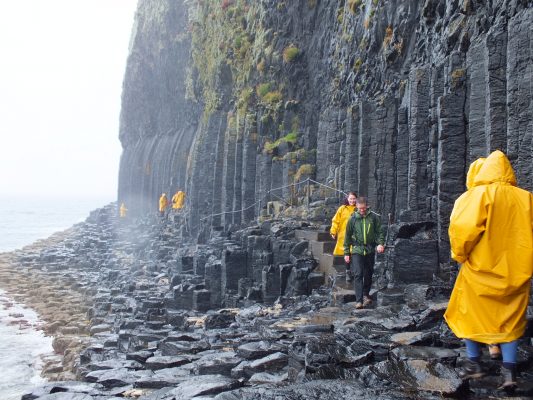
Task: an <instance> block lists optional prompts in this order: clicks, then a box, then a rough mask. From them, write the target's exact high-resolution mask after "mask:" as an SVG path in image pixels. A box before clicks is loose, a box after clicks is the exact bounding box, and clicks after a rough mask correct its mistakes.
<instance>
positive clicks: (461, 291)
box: [444, 151, 533, 344]
mask: <svg viewBox="0 0 533 400" xmlns="http://www.w3.org/2000/svg"><path fill="white" fill-rule="evenodd" d="M471 169H472V168H471ZM472 173H473V174H475V171H473V172H472ZM449 235H450V245H451V250H452V257H453V259H455V260H456V261H458V262H460V263H462V264H463V265H462V267H461V269H460V271H459V275H458V276H457V281H456V283H455V287H454V288H453V292H452V295H451V298H450V302H449V304H448V309H447V310H446V313H445V314H444V318H445V319H446V322H447V323H448V325H449V326H450V328H451V330H452V331H453V332H454V333H455V334H456V335H457V336H458V337H460V338H466V339H471V340H475V341H477V342H481V343H487V344H490V343H506V342H510V341H513V340H515V339H518V338H519V337H520V336H522V335H523V333H524V330H525V328H526V308H527V305H528V301H529V292H530V287H531V282H530V280H531V276H532V275H533V195H532V194H531V193H529V192H528V191H525V190H522V189H520V188H518V187H516V178H515V175H514V172H513V169H512V167H511V164H510V162H509V160H508V159H507V157H506V156H505V154H503V153H502V152H501V151H495V152H493V153H491V154H490V156H489V157H487V159H486V160H485V161H484V162H483V165H482V166H481V167H480V168H479V171H478V173H477V174H476V175H475V177H474V178H473V186H472V188H471V189H470V190H468V191H467V192H466V193H463V194H462V195H461V196H460V197H459V198H458V199H457V200H456V202H455V205H454V208H453V211H452V214H451V216H450V228H449Z"/></svg>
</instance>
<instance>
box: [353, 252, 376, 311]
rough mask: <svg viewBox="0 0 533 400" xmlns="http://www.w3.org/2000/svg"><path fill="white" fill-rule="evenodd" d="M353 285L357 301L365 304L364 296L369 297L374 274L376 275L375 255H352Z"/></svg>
mask: <svg viewBox="0 0 533 400" xmlns="http://www.w3.org/2000/svg"><path fill="white" fill-rule="evenodd" d="M351 258H352V271H353V275H354V276H353V284H354V290H355V301H356V302H358V303H362V302H363V296H368V295H369V293H370V288H371V286H372V274H373V273H374V254H367V255H366V256H363V255H361V254H352V255H351Z"/></svg>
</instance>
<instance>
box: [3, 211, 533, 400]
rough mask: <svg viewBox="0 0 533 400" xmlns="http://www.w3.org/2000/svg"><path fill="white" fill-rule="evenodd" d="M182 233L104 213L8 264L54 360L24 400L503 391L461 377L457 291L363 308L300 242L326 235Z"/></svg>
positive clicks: (396, 296) (524, 371) (426, 291)
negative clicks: (200, 236)
mask: <svg viewBox="0 0 533 400" xmlns="http://www.w3.org/2000/svg"><path fill="white" fill-rule="evenodd" d="M180 221H181V220H180V216H179V215H178V216H170V217H169V218H168V219H165V220H157V219H154V218H152V219H145V220H137V221H128V220H117V219H116V215H115V206H114V205H110V206H108V207H105V208H103V209H99V210H96V211H95V212H93V213H91V216H90V217H89V218H88V219H87V221H86V222H84V223H81V224H78V225H75V226H74V227H73V228H71V229H69V230H67V231H65V232H62V233H60V234H56V235H54V236H53V237H51V238H50V239H48V240H46V241H41V242H39V243H36V244H34V245H32V246H28V247H26V248H24V249H22V250H21V251H16V252H13V253H6V254H2V255H1V256H0V277H1V282H2V288H4V289H6V290H7V291H8V292H9V293H10V295H11V296H13V297H14V298H15V299H17V301H21V302H24V303H25V304H27V305H29V306H31V307H32V308H34V309H35V310H36V311H37V312H39V314H40V315H41V317H42V318H43V319H44V320H45V321H46V325H45V327H44V329H45V331H46V332H47V333H48V334H50V335H53V336H54V341H53V346H54V350H55V351H56V353H57V354H58V356H59V357H58V358H57V359H55V360H49V361H48V363H47V364H46V365H45V368H44V370H43V374H44V375H45V376H46V377H47V378H49V379H50V382H49V383H48V384H46V385H43V386H40V387H38V388H35V389H34V390H33V391H31V393H27V394H26V395H24V396H23V397H22V398H23V399H39V398H42V399H114V398H123V397H133V398H140V399H146V400H148V399H153V400H155V399H161V400H164V399H189V398H193V397H194V398H202V399H206V398H216V399H223V400H224V399H227V400H230V399H231V400H233V399H241V398H243V399H276V398H283V399H300V398H306V399H321V400H324V399H330V398H331V399H333V398H335V399H338V398H350V397H351V398H361V399H366V398H368V399H370V398H372V399H418V398H424V399H432V398H434V399H440V398H442V397H443V396H452V397H461V398H472V399H478V398H479V399H480V398H487V397H505V396H508V395H509V394H507V393H502V392H499V391H497V390H496V388H497V386H498V379H499V376H498V368H499V367H498V364H497V363H496V362H493V361H491V360H489V359H488V356H485V359H484V360H483V362H484V364H485V366H486V368H487V370H488V372H489V373H488V376H487V377H485V378H482V379H479V380H476V381H470V382H468V381H463V380H462V379H460V377H459V375H458V368H459V367H460V366H461V362H462V359H463V356H464V353H463V348H462V343H461V342H460V341H459V340H457V339H456V338H455V337H454V336H453V335H452V334H451V332H450V331H449V330H448V328H447V326H446V324H445V323H444V322H443V319H442V314H443V312H444V310H445V308H446V304H447V298H448V295H449V292H450V290H451V285H450V284H449V283H448V282H443V281H442V280H439V279H435V280H433V281H432V282H428V283H427V284H422V283H403V284H401V285H400V284H399V283H397V284H396V285H392V284H391V282H389V285H388V286H389V287H388V288H387V287H379V286H376V288H375V290H374V291H373V297H374V300H375V301H374V305H373V306H372V307H371V308H368V309H362V310H357V311H355V310H354V307H353V303H350V302H349V301H350V296H349V295H342V296H341V295H340V293H341V292H343V290H344V289H343V288H341V287H340V286H339V287H337V286H336V285H338V284H339V283H338V282H337V283H335V282H333V286H331V282H328V280H325V279H324V274H323V273H322V272H320V271H319V270H317V266H316V265H317V263H316V261H315V260H314V259H313V257H312V256H311V254H310V253H309V251H308V248H309V243H308V241H306V240H304V239H302V238H301V237H302V235H301V234H299V233H298V232H301V231H302V230H306V231H313V230H319V229H321V227H319V226H314V225H312V224H310V223H308V222H302V221H298V220H295V219H283V220H272V221H265V222H263V223H261V224H259V225H253V226H250V227H247V228H245V229H241V230H235V231H232V232H225V231H222V230H221V231H219V232H218V233H217V232H215V235H212V236H211V237H210V238H209V239H205V240H204V243H203V244H200V245H199V244H195V243H193V242H192V241H190V240H189V239H188V238H187V236H186V235H184V232H183V229H182V228H181V227H182V224H181V222H180ZM400 231H401V227H400V228H399V229H396V232H400ZM304 236H305V235H304ZM400 243H401V246H402V247H404V248H405V247H406V243H405V239H403V240H400ZM396 255H397V256H399V253H396ZM385 264H388V261H387V262H386V263H385V262H382V263H381V266H380V263H378V265H377V267H378V268H377V271H376V274H377V275H387V272H386V271H381V272H380V271H379V270H380V268H381V269H383V268H385ZM389 275H390V274H389ZM376 281H379V279H377V280H376ZM324 282H326V284H324ZM328 283H329V284H328ZM377 289H379V290H377ZM519 361H520V362H519V368H520V378H519V384H520V385H519V389H518V390H517V391H516V392H515V393H514V396H516V397H518V398H520V397H522V398H527V396H533V348H532V347H531V337H530V336H527V337H524V338H523V339H522V342H521V346H520V360H519Z"/></svg>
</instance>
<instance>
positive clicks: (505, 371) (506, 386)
mask: <svg viewBox="0 0 533 400" xmlns="http://www.w3.org/2000/svg"><path fill="white" fill-rule="evenodd" d="M501 374H502V376H503V383H502V384H501V386H500V387H499V388H498V389H501V390H510V391H512V390H514V389H516V386H517V385H516V365H514V364H510V363H505V365H503V366H502V369H501Z"/></svg>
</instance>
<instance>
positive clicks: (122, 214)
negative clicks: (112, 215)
mask: <svg viewBox="0 0 533 400" xmlns="http://www.w3.org/2000/svg"><path fill="white" fill-rule="evenodd" d="M126 211H128V209H127V208H126V205H125V204H124V203H122V204H121V205H120V208H119V213H120V218H124V217H125V216H126Z"/></svg>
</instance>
